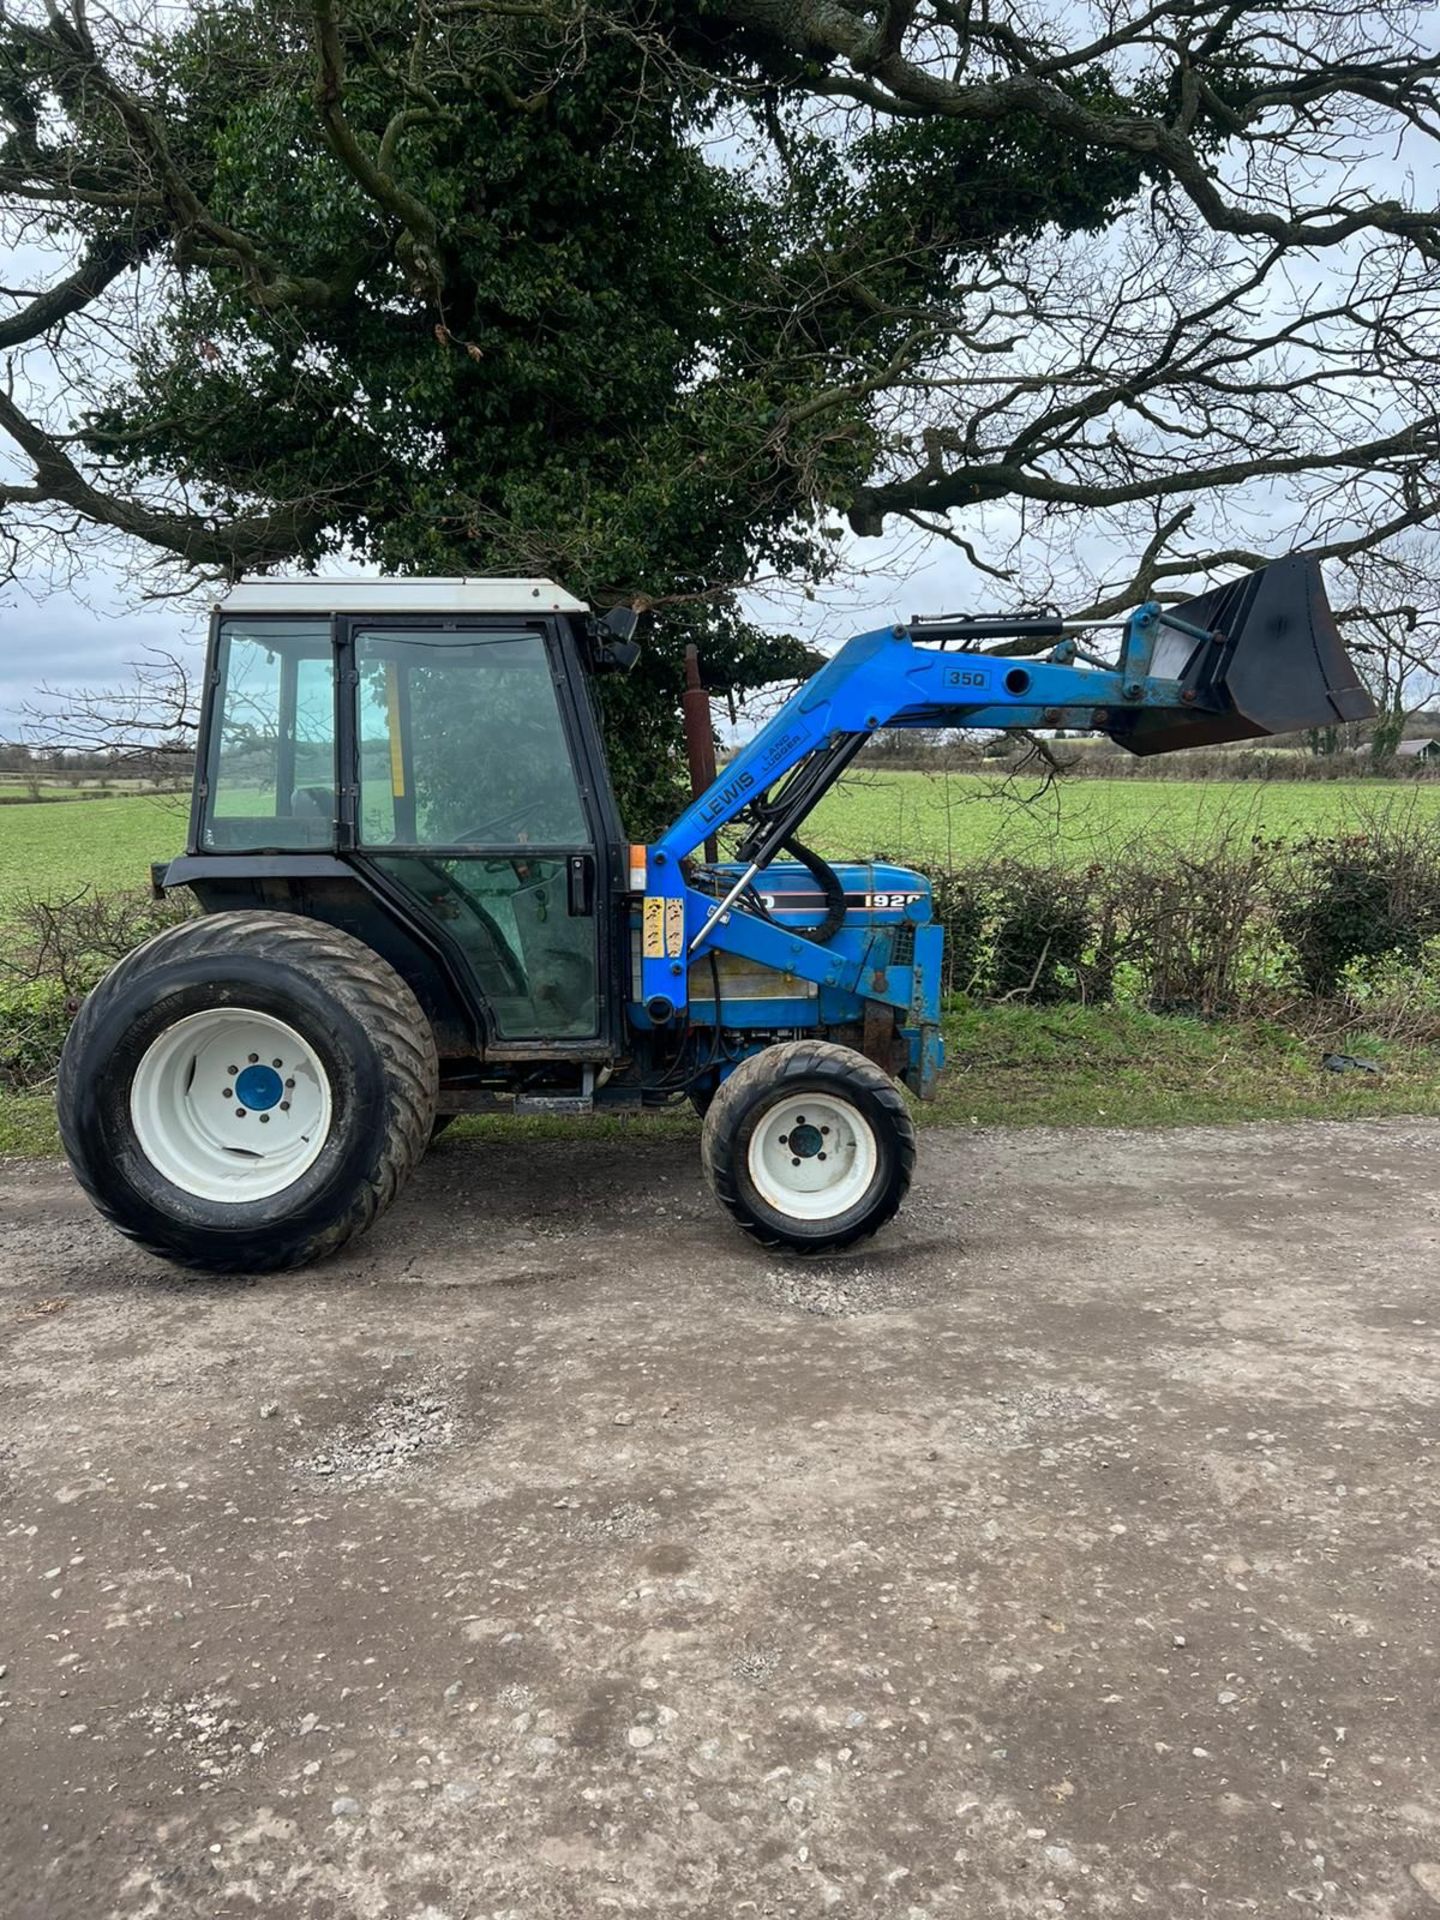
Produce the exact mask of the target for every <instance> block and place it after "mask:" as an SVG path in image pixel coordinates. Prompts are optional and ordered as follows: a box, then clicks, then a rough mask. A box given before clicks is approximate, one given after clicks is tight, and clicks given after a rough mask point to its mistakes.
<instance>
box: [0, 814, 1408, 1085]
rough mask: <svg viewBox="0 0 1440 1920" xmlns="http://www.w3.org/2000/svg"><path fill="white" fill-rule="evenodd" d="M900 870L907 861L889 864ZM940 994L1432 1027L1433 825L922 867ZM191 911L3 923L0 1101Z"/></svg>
mask: <svg viewBox="0 0 1440 1920" xmlns="http://www.w3.org/2000/svg"><path fill="white" fill-rule="evenodd" d="M898 857H900V858H903V854H902V855H900V856H898ZM929 877H930V879H931V882H932V885H933V888H934V903H935V914H936V918H937V919H938V920H939V921H940V923H941V924H942V926H943V927H944V928H945V933H946V953H945V978H944V981H943V983H942V986H943V990H944V992H945V993H946V994H947V995H948V996H955V995H964V996H967V997H969V998H972V999H976V1000H1009V1001H1022V1002H1030V1003H1034V1004H1041V1005H1053V1004H1056V1003H1058V1002H1063V1001H1076V1002H1082V1003H1085V1004H1090V1005H1103V1004H1106V1003H1108V1002H1110V1001H1119V1002H1122V1003H1125V1004H1128V1005H1135V1006H1142V1007H1146V1008H1149V1009H1153V1010H1155V1011H1158V1012H1169V1013H1187V1014H1198V1015H1200V1016H1202V1017H1206V1018H1223V1017H1226V1016H1232V1017H1233V1016H1243V1017H1250V1016H1256V1017H1264V1018H1270V1019H1274V1018H1282V1019H1286V1018H1288V1019H1303V1018H1305V1017H1306V1014H1307V1010H1309V1011H1314V1010H1317V1009H1322V1008H1324V1007H1326V1006H1330V1007H1337V1006H1338V1007H1347V1008H1352V1009H1353V1008H1356V1007H1358V1006H1361V1005H1363V1006H1364V1009H1365V1015H1366V1019H1367V1021H1368V1022H1369V1023H1370V1024H1372V1025H1373V1024H1375V1023H1376V1021H1377V1020H1378V1021H1382V1022H1386V1021H1388V1022H1389V1024H1390V1025H1391V1026H1392V1027H1394V1029H1395V1030H1396V1031H1397V1032H1399V1031H1413V1030H1414V1029H1415V1026H1416V1023H1417V1022H1418V1021H1422V1020H1423V1021H1424V1022H1425V1023H1426V1025H1427V1028H1433V1027H1434V1026H1435V1024H1436V1021H1437V1019H1440V827H1434V826H1430V825H1428V824H1427V823H1426V822H1424V821H1422V820H1417V819H1415V818H1409V819H1405V820H1403V821H1401V822H1399V823H1395V822H1393V821H1390V820H1387V819H1385V818H1384V817H1380V818H1378V819H1377V820H1375V821H1374V822H1373V823H1371V824H1370V825H1369V826H1368V827H1367V830H1366V831H1365V832H1364V833H1358V834H1349V835H1345V836H1340V837H1335V838H1328V839H1326V838H1314V839H1309V840H1304V841H1299V842H1287V841H1281V840H1277V839H1267V838H1264V837H1262V836H1258V835H1250V834H1245V833H1242V832H1238V831H1237V832H1235V833H1233V834H1231V835H1230V836H1228V837H1222V838H1220V839H1219V840H1209V839H1207V841H1206V842H1205V844H1204V845H1203V846H1201V847H1200V848H1199V849H1196V848H1193V847H1184V846H1180V845H1176V844H1173V843H1161V842H1157V841H1148V842H1146V844H1145V845H1144V847H1143V848H1140V849H1137V848H1135V847H1133V846H1120V847H1117V849H1116V850H1115V852H1114V854H1113V856H1111V857H1109V858H1103V859H1096V860H1094V861H1092V862H1091V864H1090V865H1088V866H1084V867H1075V866H1063V865H1042V866H1036V865H1033V864H1031V863H1028V862H1026V861H1023V860H1017V859H1014V858H1004V859H999V860H995V861H991V862H988V863H977V864H975V865H972V866H969V867H966V868H963V869H960V870H951V869H940V870H932V871H931V872H930V875H929ZM192 910H193V909H192V908H191V907H190V905H189V904H188V901H187V899H186V898H185V896H183V895H173V896H171V897H170V898H169V899H167V900H165V901H162V902H156V901H152V900H151V899H150V898H149V896H148V895H147V894H137V893H133V892H131V893H125V894H111V895H104V894H99V895H97V894H95V893H93V892H90V891H88V890H87V891H86V892H84V893H81V894H77V895H75V896H74V897H72V898H70V899H67V900H64V901H60V902H53V901H49V902H47V901H44V900H39V899H32V900H29V901H26V902H23V903H22V904H21V905H20V906H19V907H18V908H14V909H12V910H11V916H10V921H9V924H8V925H6V926H3V927H0V1089H5V1088H18V1087H31V1086H39V1085H43V1084H44V1083H45V1082H46V1081H47V1080H48V1078H49V1077H50V1075H51V1074H52V1073H53V1072H54V1068H55V1063H56V1061H57V1059H58V1057H59V1053H60V1047H61V1045H62V1043H63V1041H64V1037H65V1031H66V1028H67V1026H68V1024H69V1021H70V1019H71V1017H72V1016H73V1013H74V1011H75V1009H76V1008H77V1007H78V1005H79V1002H80V999H81V998H82V997H83V995H84V994H85V993H86V992H87V991H88V990H89V988H90V987H91V986H93V985H94V983H95V981H96V980H98V979H99V978H100V976H101V974H103V973H104V972H105V970H106V969H107V968H108V967H109V966H110V965H111V964H112V963H113V962H114V961H115V960H117V959H118V958H119V957H120V956H121V955H122V954H124V953H128V952H129V951H130V950H131V948H133V947H135V946H137V945H138V944H139V943H140V942H141V941H142V940H145V939H148V938H149V937H150V935H151V934H153V933H156V932H158V931H160V930H161V929H162V928H163V927H166V926H171V925H173V924H175V922H176V921H177V920H180V919H184V918H185V917H186V915H187V914H188V913H189V912H190V911H192Z"/></svg>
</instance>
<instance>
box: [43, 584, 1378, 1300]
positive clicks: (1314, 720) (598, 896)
mask: <svg viewBox="0 0 1440 1920" xmlns="http://www.w3.org/2000/svg"><path fill="white" fill-rule="evenodd" d="M633 627H634V617H633V616H626V615H613V614H612V615H611V616H609V617H608V618H607V619H605V620H596V619H594V618H592V616H591V614H590V612H589V610H588V609H587V608H586V607H585V606H584V605H583V604H582V603H581V602H580V601H578V600H576V599H574V598H572V597H571V596H570V595H569V594H567V593H566V592H564V591H563V590H562V589H561V588H559V587H557V586H555V585H553V584H552V583H551V582H549V581H530V580H418V579H412V580H396V581H389V582H384V583H374V582H363V583H362V582H357V583H348V584H338V585H337V584H335V583H331V582H324V581H318V580H301V581H286V580H265V581H262V582H259V583H257V584H253V585H249V586H240V587H237V588H235V589H234V590H233V591H231V592H230V593H229V595H228V596H227V597H226V599H225V600H224V601H223V602H222V603H221V604H220V606H219V607H218V608H217V609H216V612H215V616H214V620H213V623H212V628H211V636H210V650H209V656H208V662H207V673H206V683H205V684H206V697H205V710H204V718H203V721H202V727H201V734H200V741H199V756H198V763H197V770H196V779H195V790H194V798H193V805H192V811H191V819H190V832H189V840H188V845H187V850H186V852H185V853H184V854H183V855H182V856H180V857H179V858H177V859H175V860H172V861H171V862H169V864H168V865H166V866H164V867H163V868H162V869H160V870H158V871H157V875H156V883H157V885H158V886H160V887H161V888H164V889H172V888H177V887H186V888H189V889H190V891H191V893H192V894H193V895H194V897H195V899H196V901H197V902H198V903H199V906H200V908H201V909H202V912H201V914H200V916H199V917H198V918H194V919H191V920H188V921H186V922H184V923H182V924H181V925H179V926H176V927H173V928H171V929H170V930H169V931H168V932H165V933H162V934H159V935H158V936H157V937H156V938H155V939H153V940H151V941H149V942H148V943H147V944H146V945H145V946H142V947H140V948H138V949H137V950H136V951H135V952H134V953H132V954H130V955H128V956H127V957H126V958H125V959H124V960H122V961H121V962H120V963H119V964H118V965H117V966H116V967H115V968H114V969H113V970H112V971H111V973H110V974H109V975H108V976H107V977H106V978H105V979H104V980H103V981H102V982H101V983H100V985H99V986H98V987H97V988H96V989H95V991H94V992H93V993H92V994H91V995H90V996H89V998H88V999H87V1000H86V1002H85V1004H84V1006H83V1007H82V1008H81V1010H80V1013H79V1014H78V1016H77V1018H76V1020H75V1023H74V1026H73V1027H72V1029H71V1032H70V1035H69V1038H68V1040H67V1042H66V1046H65V1050H64V1054H63V1057H62V1060H61V1063H60V1074H59V1088H58V1100H59V1112H60V1128H61V1135H62V1138H63V1140H64V1144H65V1150H66V1152H67V1154H68V1155H69V1158H70V1162H71V1164H72V1166H73V1167H74V1169H75V1172H76V1175H77V1176H78V1178H79V1180H80V1182H81V1184H82V1185H83V1187H84V1188H85V1190H86V1192H87V1193H88V1194H89V1195H90V1197H91V1199H92V1200H93V1201H94V1202H95V1204H96V1206H97V1207H98V1208H99V1209H100V1210H101V1212H102V1213H104V1214H105V1215H106V1216H107V1217H108V1218H109V1219H110V1220H111V1221H112V1222H113V1223H114V1224H115V1225H116V1226H117V1227H119V1228H120V1230H121V1231H122V1232H124V1233H127V1234H129V1235H130V1236H131V1237H132V1238H133V1239H135V1240H137V1241H138V1242H140V1244H141V1245H143V1246H145V1247H147V1248H149V1249H150V1250H151V1251H152V1252H154V1253H158V1254H162V1255H164V1256H166V1257H168V1258H170V1259H172V1260H177V1261H180V1262H181V1263H183V1264H185V1265H188V1266H192V1267H198V1268H204V1269H209V1270H212V1271H220V1272H227V1271H239V1270H247V1271H263V1270H266V1269H274V1268H280V1267H290V1266H297V1265H300V1264H302V1263H303V1262H306V1261H309V1260H314V1259H317V1258H320V1257H321V1256H323V1255H325V1254H327V1253H330V1252H333V1251H334V1250H335V1249H336V1248H338V1247H340V1246H341V1245H343V1244H344V1242H345V1241H346V1240H348V1239H349V1238H350V1237H351V1235H353V1234H354V1233H356V1232H358V1231H360V1230H361V1229H363V1228H364V1227H366V1226H368V1225H369V1223H370V1222H371V1221H372V1220H373V1219H374V1218H375V1216H376V1215H377V1214H378V1213H380V1212H381V1211H382V1210H383V1209H384V1208H385V1207H387V1206H388V1205H389V1203H390V1201H391V1200H392V1199H393V1198H394V1197H395V1194H396V1193H397V1192H398V1190H399V1188H400V1187H401V1185H402V1184H403V1182H404V1180H405V1179H406V1177H407V1176H408V1174H409V1173H410V1171H411V1170H412V1168H413V1167H414V1166H415V1164H416V1162H417V1161H418V1160H419V1159H420V1157H421V1155H422V1154H423V1153H424V1151H425V1148H426V1146H427V1145H428V1143H429V1141H430V1140H431V1138H432V1137H433V1135H434V1134H435V1132H437V1131H438V1130H439V1128H440V1127H441V1126H443V1125H444V1124H445V1123H446V1121H447V1120H448V1119H449V1118H450V1117H452V1116H454V1115H456V1114H463V1113H482V1112H490V1111H496V1110H505V1111H513V1112H517V1113H545V1114H574V1115H582V1114H590V1113H600V1112H607V1113H617V1112H621V1113H623V1112H637V1111H640V1110H642V1109H644V1108H646V1107H650V1106H655V1105H663V1104H667V1103H669V1102H671V1101H673V1100H677V1099H681V1098H685V1097H687V1096H688V1097H689V1098H690V1099H691V1100H692V1101H693V1102H694V1103H695V1104H696V1106H697V1107H699V1108H700V1109H701V1110H702V1111H703V1112H704V1114H705V1121H704V1132H703V1137H702V1148H701V1151H702V1156H703V1160H704V1166H705V1172H706V1175H707V1177H708V1179H709V1182H710V1184H711V1187H712V1188H713V1190H714V1192H715V1194H716V1196H717V1198H718V1199H719V1200H720V1201H721V1203H722V1204H723V1205H724V1206H725V1207H726V1208H727V1209H728V1210H729V1212H730V1213H731V1215H732V1216H733V1217H734V1219H735V1220H736V1221H737V1222H738V1223H739V1225H740V1226H741V1227H742V1228H743V1229H744V1230H745V1231H746V1232H747V1233H749V1234H750V1235H752V1236H753V1237H754V1238H755V1239H756V1240H758V1241H759V1242H761V1243H762V1244H763V1245H765V1246H767V1247H774V1248H784V1249H789V1250H793V1251H796V1252H821V1251H826V1250H833V1249H836V1248H841V1247H845V1246H848V1245H850V1244H851V1243H853V1242H854V1241H856V1240H857V1239H859V1238H861V1237H862V1236H863V1235H866V1234H869V1233H872V1232H874V1231H875V1230H876V1229H877V1228H878V1227H880V1226H883V1225H884V1223H885V1222H886V1221H888V1220H889V1219H890V1218H891V1217H892V1216H893V1215H894V1214H895V1212H896V1210H897V1209H898V1208H899V1206H900V1205H901V1202H902V1201H903V1199H904V1197H905V1193H906V1190H907V1188H908V1186H909V1184H910V1177H911V1172H912V1169H913V1166H914V1161H915V1133H914V1128H913V1124H912V1121H911V1117H910V1111H909V1107H908V1105H907V1102H906V1099H905V1097H904V1094H903V1093H902V1091H901V1088H902V1086H903V1087H904V1088H908V1089H909V1091H910V1093H911V1094H913V1095H915V1096H917V1097H918V1098H920V1099H925V1098H927V1097H929V1096H930V1095H932V1094H933V1092H934V1088H935V1082H936V1077H937V1075H938V1074H939V1072H940V1068H941V1065H942V1059H943V1049H942V1043H941V1037H940V981H941V940H942V935H941V929H940V928H939V927H938V926H937V925H936V924H935V922H934V920H933V918H932V912H931V897H930V888H929V885H928V883H927V881H926V880H925V878H924V877H923V876H922V875H920V874H917V873H912V872H909V871H907V870H906V869H904V868H900V867H893V866H886V865H878V864H866V865H860V864H855V863H850V862H846V863H836V864H832V863H831V862H830V861H829V860H827V859H826V858H825V857H824V856H823V855H822V854H820V853H818V852H816V851H814V850H813V849H812V848H811V847H810V846H808V845H807V844H806V842H805V840H804V839H803V838H802V834H803V832H804V828H805V822H806V819H807V817H808V815H809V814H810V812H811V811H812V809H813V808H814V807H815V806H816V804H817V803H818V802H819V800H820V799H821V798H822V796H823V795H824V794H825V793H826V792H828V791H829V789H830V788H831V787H832V786H833V784H834V783H835V781H836V780H837V779H838V778H839V777H840V775H841V774H842V773H843V772H844V771H845V769H846V768H847V767H849V766H850V765H851V764H852V762H853V761H854V760H855V758H856V756H857V755H858V754H859V753H860V752H861V751H862V750H863V748H864V745H865V742H866V741H867V740H868V739H869V737H870V736H871V734H873V733H875V732H876V731H877V730H878V729H879V728H882V727H933V726H937V725H941V726H962V727H980V728H1047V727H1058V726H1067V727H1082V728H1083V727H1090V728H1094V729H1097V730H1098V731H1100V732H1102V733H1105V734H1108V735H1110V737H1111V738H1112V739H1114V740H1115V741H1117V742H1118V743H1119V744H1120V745H1122V746H1124V747H1126V748H1128V749H1129V750H1130V751H1132V752H1134V753H1137V754H1149V753H1165V752H1170V751H1172V750H1174V749H1176V748H1181V747H1185V746H1188V745H1191V744H1196V745H1202V744H1212V743H1214V742H1217V741H1223V740H1239V739H1251V738H1256V737H1260V736H1263V735H1266V734H1272V733H1279V732H1288V731H1291V730H1293V729H1296V728H1300V727H1309V726H1329V725H1333V724H1335V723H1336V722H1339V721H1345V720H1357V719H1362V718H1365V717H1366V716H1368V715H1369V714H1370V713H1371V712H1372V711H1373V708H1372V706H1371V703H1370V701H1369V699H1368V697H1367V695H1366V694H1365V692H1364V691H1363V689H1362V688H1361V686H1360V684H1359V682H1358V681H1357V679H1356V676H1355V673H1354V670H1353V668H1352V667H1351V664H1350V662H1349V660H1348V658H1347V657H1346V654H1345V651H1344V649H1343V647H1342V646H1341V643H1340V638H1339V635H1338V632H1337V630H1336V627H1335V623H1334V619H1333V617H1332V615H1331V613H1330V610H1329V607H1328V605H1327V604H1326V600H1325V594H1324V589H1323V586H1322V583H1321V578H1320V571H1319V567H1318V565H1317V564H1316V563H1315V561H1314V560H1313V559H1310V558H1308V557H1306V556H1304V555H1291V556H1290V557H1289V558H1287V559H1283V560H1279V561H1276V562H1273V563H1272V564H1271V565H1269V566H1267V567H1264V568H1262V569H1261V570H1260V571H1259V572H1257V573H1253V574H1250V575H1249V576H1247V577H1246V578H1245V579H1242V580H1238V581H1235V582H1233V583H1231V584H1229V585H1227V586H1224V587H1221V588H1217V589H1215V590H1214V591H1213V592H1210V593H1207V594H1205V595H1204V596H1202V597H1201V598H1200V599H1197V600H1194V601H1191V602H1189V603H1188V604H1186V605H1183V606H1179V607H1175V608H1163V607H1161V606H1159V605H1157V604H1155V603H1153V602H1152V603H1147V604H1146V605H1145V606H1142V607H1141V608H1139V609H1138V611H1137V612H1135V613H1134V614H1132V615H1131V617H1130V618H1129V619H1128V620H1127V621H1126V622H1124V623H1123V625H1122V626H1121V627H1120V628H1119V632H1118V641H1117V642H1116V643H1115V657H1114V658H1113V659H1108V658H1106V657H1105V656H1103V655H1102V654H1101V653H1099V652H1098V651H1094V650H1092V649H1095V648H1097V647H1098V646H1099V645H1101V644H1103V636H1102V635H1101V634H1100V631H1099V629H1098V628H1097V627H1096V625H1095V623H1093V622H1089V623H1087V622H1067V621H1063V620H1059V619H1050V618H1048V617H1038V618H1031V619H1013V620H1012V619H993V620H991V619H965V618H958V617H940V618H933V619H915V620H911V621H909V622H908V623H906V624H903V625H899V626H888V627H881V628H877V629H876V630H875V631H873V632H869V633H863V634H860V635H859V636H857V637H856V638H855V639H853V640H851V641H850V642H849V643H848V644H847V645H846V646H844V647H843V648H842V649H841V650H840V651H839V652H838V653H837V654H836V655H835V656H834V657H833V658H832V659H831V660H829V661H828V662H827V663H826V664H825V665H824V666H823V667H822V668H821V669H820V670H819V672H817V673H816V674H815V676H814V677H813V679H811V680H810V681H809V682H808V683H807V684H806V685H804V686H803V687H801V688H800V689H799V691H798V692H796V693H795V694H794V695H793V696H792V697H791V698H790V699H789V700H788V701H787V702H786V703H785V705H784V706H783V707H782V708H781V709H780V711H779V712H778V713H777V714H776V715H775V717H774V718H773V719H772V720H771V721H770V722H769V724H768V725H766V726H765V727H764V728H762V729H761V731H760V732H758V733H757V734H756V735H755V736H754V738H753V739H751V740H750V741H748V742H747V743H746V744H745V746H744V747H743V748H741V750H740V751H739V752H738V753H736V754H735V756H734V757H733V758H732V759H731V760H730V761H729V763H728V764H727V765H726V766H724V767H723V768H722V769H721V770H720V772H719V773H718V775H717V776H716V777H715V778H714V780H713V782H712V783H711V784H709V785H708V786H707V787H706V788H705V789H704V791H702V792H700V793H699V794H698V795H697V797H696V798H695V799H694V801H693V802H692V804H691V805H689V806H688V807H687V808H686V809H685V811H684V812H683V813H682V814H681V815H680V817H679V819H677V820H676V821H675V822H674V824H673V825H672V826H671V827H670V828H669V829H668V830H667V831H666V832H665V833H664V834H662V835H661V836H660V838H659V839H658V840H656V841H655V842H654V843H653V844H651V845H649V846H634V845H631V844H630V843H629V842H628V841H627V840H626V838H625V835H624V833H623V831H622V828H621V822H620V818H619V815H618V813H617V811H616V807H615V801H614V797H613V795H612V792H611V787H610V780H609V774H608V771H607V768H606V764H605V756H604V750H603V747H602V745H601V737H600V729H599V726H598V724H597V720H596V712H595V707H594V703H593V701H592V697H591V680H592V677H593V676H594V675H595V674H597V673H603V672H611V671H616V670H620V669H623V668H624V666H626V665H627V664H629V663H630V662H631V661H632V660H633V657H634V654H635V651H636V648H635V644H634V642H633V639H632V638H631V634H632V633H633ZM1082 642H1083V643H1082ZM996 643H1000V645H1001V647H1002V649H1003V651H1000V652H996V651H994V650H993V649H994V647H995V645H996ZM1017 643H1019V644H1021V645H1023V646H1024V647H1025V648H1026V657H1016V655H1015V652H1014V648H1015V646H1016V644H1017ZM722 832H724V833H726V834H727V835H728V836H729V837H730V839H731V840H732V841H733V842H734V843H735V844H734V851H733V855H732V857H731V858H729V859H726V860H718V859H715V858H712V857H708V856H707V851H706V849H707V843H709V844H710V845H711V846H713V845H714V841H715V836H716V835H718V834H720V833H722Z"/></svg>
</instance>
